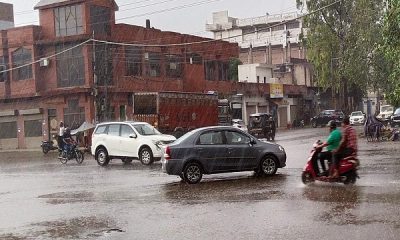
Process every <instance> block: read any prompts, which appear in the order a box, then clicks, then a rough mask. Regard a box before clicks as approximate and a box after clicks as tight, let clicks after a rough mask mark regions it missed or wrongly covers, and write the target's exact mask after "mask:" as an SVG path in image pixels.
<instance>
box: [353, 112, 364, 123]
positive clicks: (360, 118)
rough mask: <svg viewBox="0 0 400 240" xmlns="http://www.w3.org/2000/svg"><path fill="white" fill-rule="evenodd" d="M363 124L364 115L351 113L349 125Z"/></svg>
mask: <svg viewBox="0 0 400 240" xmlns="http://www.w3.org/2000/svg"><path fill="white" fill-rule="evenodd" d="M364 122H365V114H364V113H363V112H361V111H356V112H352V113H351V114H350V124H351V125H355V124H364Z"/></svg>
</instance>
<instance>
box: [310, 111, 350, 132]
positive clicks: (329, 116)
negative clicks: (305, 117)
mask: <svg viewBox="0 0 400 240" xmlns="http://www.w3.org/2000/svg"><path fill="white" fill-rule="evenodd" d="M343 118H344V113H343V112H342V111H341V110H324V111H322V112H321V113H320V114H318V115H317V116H315V117H313V118H311V126H312V127H314V128H316V127H318V126H326V124H328V122H329V121H331V120H334V121H335V122H336V123H338V124H341V122H342V121H343Z"/></svg>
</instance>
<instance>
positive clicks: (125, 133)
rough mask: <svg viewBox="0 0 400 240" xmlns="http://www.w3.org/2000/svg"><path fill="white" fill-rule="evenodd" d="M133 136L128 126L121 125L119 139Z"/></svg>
mask: <svg viewBox="0 0 400 240" xmlns="http://www.w3.org/2000/svg"><path fill="white" fill-rule="evenodd" d="M131 134H135V132H134V131H133V129H132V128H131V127H129V126H128V125H121V137H124V138H129V135H131Z"/></svg>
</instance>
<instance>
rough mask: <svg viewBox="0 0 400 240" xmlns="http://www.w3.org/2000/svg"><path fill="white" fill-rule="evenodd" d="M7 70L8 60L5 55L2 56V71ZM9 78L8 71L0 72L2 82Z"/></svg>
mask: <svg viewBox="0 0 400 240" xmlns="http://www.w3.org/2000/svg"><path fill="white" fill-rule="evenodd" d="M5 70H7V61H6V60H5V57H2V56H0V72H2V71H5ZM6 80H7V73H6V72H3V73H0V82H4V81H6Z"/></svg>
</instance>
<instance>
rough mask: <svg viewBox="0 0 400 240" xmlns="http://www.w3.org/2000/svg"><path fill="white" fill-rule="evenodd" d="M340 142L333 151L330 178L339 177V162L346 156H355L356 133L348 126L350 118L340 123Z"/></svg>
mask: <svg viewBox="0 0 400 240" xmlns="http://www.w3.org/2000/svg"><path fill="white" fill-rule="evenodd" d="M342 131H343V133H342V135H343V137H342V141H341V142H340V145H339V147H338V149H336V150H334V151H333V163H332V164H333V174H332V176H331V177H332V178H337V177H339V170H338V166H339V161H340V160H341V159H343V158H346V157H348V156H357V133H356V130H354V128H352V127H351V126H350V118H349V117H348V116H346V117H345V118H344V119H343V122H342Z"/></svg>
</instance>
